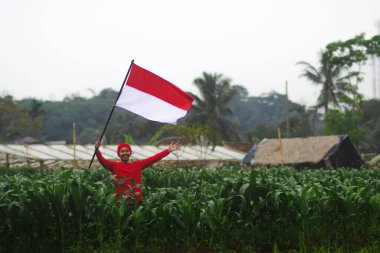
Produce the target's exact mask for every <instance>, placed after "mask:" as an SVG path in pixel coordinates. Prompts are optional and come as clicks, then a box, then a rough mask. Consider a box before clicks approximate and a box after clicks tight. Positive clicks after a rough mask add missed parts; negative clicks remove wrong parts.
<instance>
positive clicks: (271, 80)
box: [0, 0, 380, 105]
mask: <svg viewBox="0 0 380 253" xmlns="http://www.w3.org/2000/svg"><path fill="white" fill-rule="evenodd" d="M379 19H380V1H379V0H287V1H284V0H265V1H264V0H262V1H254V0H247V1H244V0H234V1H231V0H228V1H227V0H191V1H183V0H182V1H180V0H138V1H136V0H135V1H129V0H108V1H100V0H60V1H58V0H0V33H1V35H0V36H1V37H0V95H1V96H3V95H12V96H13V97H14V98H16V99H21V98H27V97H33V98H38V99H43V100H61V99H63V98H64V97H65V96H68V95H70V94H78V95H81V96H85V97H89V96H91V95H92V94H93V93H92V92H91V91H90V89H91V90H92V91H93V92H95V93H96V94H97V93H99V92H100V91H101V90H102V89H105V88H112V89H114V90H119V88H120V86H121V83H122V81H123V79H124V76H125V74H126V72H127V70H128V67H129V64H130V62H131V60H132V59H134V60H135V63H136V64H138V65H140V66H141V67H143V68H146V69H148V70H150V71H152V72H154V73H156V74H157V75H159V76H161V77H163V78H165V79H167V80H168V81H171V82H172V83H174V84H176V85H177V86H179V87H180V88H182V89H183V90H185V91H191V92H196V89H195V86H194V85H193V80H194V79H195V78H197V77H200V76H201V74H202V72H203V71H206V72H216V73H221V74H223V75H224V76H226V77H229V78H231V79H232V80H233V82H232V83H233V84H240V85H243V86H244V87H246V88H247V89H248V91H249V94H250V95H251V96H259V95H261V94H263V93H268V92H271V91H277V92H280V93H284V92H285V82H286V80H287V81H288V84H289V97H290V99H291V100H292V101H295V102H298V103H302V104H306V105H312V104H314V103H315V101H316V97H317V94H318V91H319V88H316V87H314V86H313V85H312V84H310V83H309V82H307V81H306V80H304V79H302V78H299V75H300V73H301V70H302V67H301V66H299V65H296V62H298V61H301V60H304V61H307V62H310V63H311V64H313V65H318V53H319V52H320V50H321V49H323V48H324V47H325V46H326V45H327V44H328V43H330V42H333V41H337V40H347V39H350V38H352V37H354V36H355V35H358V34H360V33H363V32H364V33H366V38H370V37H372V36H374V35H375V34H377V32H378V30H377V28H376V26H375V22H376V20H379ZM371 69H372V68H370V67H367V68H365V69H364V70H366V71H367V72H366V79H365V82H364V83H363V84H361V87H360V90H361V91H362V92H363V93H364V94H365V96H366V97H367V98H371V97H372V82H373V81H372V73H371Z"/></svg>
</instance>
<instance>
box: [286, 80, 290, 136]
mask: <svg viewBox="0 0 380 253" xmlns="http://www.w3.org/2000/svg"><path fill="white" fill-rule="evenodd" d="M285 117H286V138H289V137H290V136H289V108H288V81H286V85H285Z"/></svg>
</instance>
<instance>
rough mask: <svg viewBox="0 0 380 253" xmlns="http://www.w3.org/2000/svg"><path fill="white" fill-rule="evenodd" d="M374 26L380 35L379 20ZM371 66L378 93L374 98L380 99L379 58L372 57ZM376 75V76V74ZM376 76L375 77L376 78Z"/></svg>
mask: <svg viewBox="0 0 380 253" xmlns="http://www.w3.org/2000/svg"><path fill="white" fill-rule="evenodd" d="M375 26H376V28H377V35H380V20H377V21H376V22H375ZM376 58H377V67H376V66H375V62H376ZM373 63H374V64H373V66H374V68H375V72H373V75H374V79H376V78H377V88H378V89H377V92H378V93H379V94H378V96H377V97H376V98H380V57H376V56H374V61H373ZM376 73H377V74H376ZM376 76H377V77H376ZM375 82H376V81H375Z"/></svg>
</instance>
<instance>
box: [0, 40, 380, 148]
mask: <svg viewBox="0 0 380 253" xmlns="http://www.w3.org/2000/svg"><path fill="white" fill-rule="evenodd" d="M370 55H377V56H380V36H374V37H372V38H371V39H365V37H364V34H361V35H358V36H356V37H354V38H352V39H350V40H347V41H343V42H341V41H338V42H333V43H330V44H328V45H327V46H326V48H325V49H323V50H322V51H321V53H320V60H319V66H317V67H315V66H313V65H312V64H310V63H307V62H304V61H300V62H299V63H298V64H299V65H301V66H302V67H303V70H302V71H301V75H300V76H301V77H304V78H306V79H307V80H308V81H311V82H312V83H314V84H316V85H318V86H320V87H321V91H320V95H319V97H318V99H317V101H316V104H315V106H312V107H309V108H306V107H305V106H303V105H300V104H297V103H294V102H292V101H289V102H288V110H289V112H288V115H289V116H288V117H289V118H288V120H287V119H286V118H285V115H286V112H285V102H286V99H287V98H286V96H285V95H283V94H278V93H276V92H271V93H269V94H265V95H262V96H259V97H253V96H249V94H248V91H247V90H246V88H245V87H244V86H243V85H237V84H233V81H232V79H230V78H228V77H226V76H224V75H223V74H220V73H208V72H203V73H202V74H201V76H200V77H197V78H195V79H194V81H193V84H194V85H195V86H196V88H197V89H198V94H199V95H196V94H192V95H193V96H194V98H195V101H194V104H193V106H192V108H191V109H190V111H189V113H188V115H187V116H186V117H184V118H182V119H181V120H180V121H179V124H178V125H177V126H176V127H173V126H164V125H163V124H161V123H157V122H152V121H148V120H145V119H144V118H142V117H140V116H137V115H135V114H133V113H130V112H129V111H125V110H123V109H119V108H116V110H115V112H114V115H113V116H112V118H111V121H110V124H109V126H108V128H107V131H106V134H105V139H104V141H105V142H106V143H110V144H111V143H112V144H115V143H119V142H120V141H123V140H128V141H129V142H131V143H135V144H146V143H151V144H154V143H155V142H156V141H158V140H159V139H160V138H165V137H168V136H175V135H177V136H185V137H187V139H188V140H189V141H191V142H195V143H196V142H199V141H207V142H209V143H212V144H221V143H222V142H224V141H260V140H261V139H263V138H277V135H278V133H277V129H278V128H279V129H280V130H281V133H282V136H283V137H306V136H311V135H321V134H326V135H328V134H348V135H349V136H350V138H351V139H352V140H353V141H354V143H355V144H356V145H357V147H358V148H360V149H361V151H363V152H379V151H380V145H379V144H378V143H376V140H379V137H380V120H379V119H380V117H379V115H378V114H379V113H380V102H379V101H378V100H376V99H373V100H365V99H364V96H363V95H362V94H360V93H359V91H358V87H359V84H360V83H361V82H362V80H363V76H362V72H361V71H360V68H361V67H362V66H363V65H364V64H365V63H366V61H367V59H368V57H369V56H370ZM116 97H117V92H116V91H114V90H112V89H104V90H102V91H101V92H100V93H99V94H97V95H94V96H93V97H91V98H83V97H80V96H77V95H71V96H68V97H66V98H65V99H63V101H42V100H37V99H22V100H18V101H16V100H14V99H13V98H12V97H11V96H4V97H0V141H1V142H3V143H15V142H18V143H20V142H21V140H22V139H23V138H24V137H26V136H30V137H33V138H34V139H35V140H37V141H39V142H44V141H58V140H65V141H66V142H67V143H71V142H72V140H73V138H72V129H73V128H72V124H73V122H75V123H76V132H77V136H76V140H77V143H79V144H89V143H94V141H95V140H97V139H99V138H100V135H101V132H102V130H103V127H104V125H105V122H106V119H107V117H108V115H109V113H110V110H111V109H112V105H113V103H114V101H115V99H116ZM287 128H288V129H287ZM287 134H289V136H287Z"/></svg>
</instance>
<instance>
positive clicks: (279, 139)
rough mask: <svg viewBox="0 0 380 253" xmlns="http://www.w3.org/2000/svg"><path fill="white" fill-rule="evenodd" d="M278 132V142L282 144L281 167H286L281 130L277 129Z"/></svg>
mask: <svg viewBox="0 0 380 253" xmlns="http://www.w3.org/2000/svg"><path fill="white" fill-rule="evenodd" d="M277 132H278V141H279V144H280V157H281V167H284V152H283V148H282V141H281V131H280V128H277Z"/></svg>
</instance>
